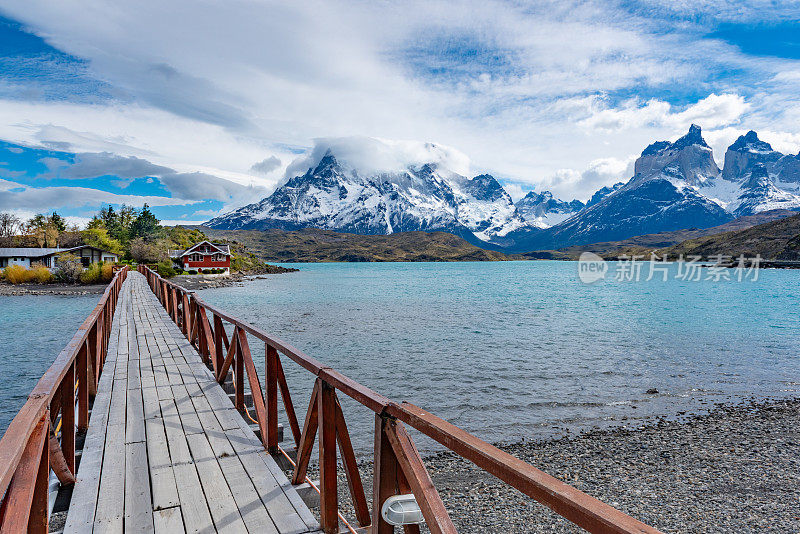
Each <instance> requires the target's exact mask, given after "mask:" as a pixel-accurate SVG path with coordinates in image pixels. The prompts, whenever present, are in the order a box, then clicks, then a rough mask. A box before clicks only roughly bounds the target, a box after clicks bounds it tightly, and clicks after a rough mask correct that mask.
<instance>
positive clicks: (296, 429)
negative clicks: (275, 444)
mask: <svg viewBox="0 0 800 534" xmlns="http://www.w3.org/2000/svg"><path fill="white" fill-rule="evenodd" d="M276 362H277V366H278V385H279V386H280V388H281V398H282V399H283V407H284V408H285V409H286V417H287V418H288V419H289V426H290V427H291V429H292V437H294V444H295V446H299V445H300V425H299V424H297V412H296V411H295V409H294V404H293V403H292V395H291V394H290V393H289V385H288V384H287V383H286V375H284V374H283V365H282V364H281V358H280V356H278V358H277V359H276Z"/></svg>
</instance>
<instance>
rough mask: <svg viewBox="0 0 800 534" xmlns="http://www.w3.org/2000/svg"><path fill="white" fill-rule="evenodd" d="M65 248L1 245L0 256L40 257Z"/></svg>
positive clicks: (62, 250)
mask: <svg viewBox="0 0 800 534" xmlns="http://www.w3.org/2000/svg"><path fill="white" fill-rule="evenodd" d="M66 250H67V249H65V248H33V247H2V248H0V257H2V258H7V257H13V256H22V257H25V258H40V257H42V256H48V255H50V254H53V253H55V252H64V251H66Z"/></svg>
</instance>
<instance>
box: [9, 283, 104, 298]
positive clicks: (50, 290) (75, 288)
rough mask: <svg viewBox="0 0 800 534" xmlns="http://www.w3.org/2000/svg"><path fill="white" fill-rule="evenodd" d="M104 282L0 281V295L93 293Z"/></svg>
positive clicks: (100, 289) (99, 292)
mask: <svg viewBox="0 0 800 534" xmlns="http://www.w3.org/2000/svg"><path fill="white" fill-rule="evenodd" d="M105 290H106V284H93V285H88V286H82V285H77V284H76V285H72V284H19V285H13V284H9V283H6V282H2V283H0V296H12V295H65V296H70V295H95V294H98V295H99V294H102V293H103V291H105Z"/></svg>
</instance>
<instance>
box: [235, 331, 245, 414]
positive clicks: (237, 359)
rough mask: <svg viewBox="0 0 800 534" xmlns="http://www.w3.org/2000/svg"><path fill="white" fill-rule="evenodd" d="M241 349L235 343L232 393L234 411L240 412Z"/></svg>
mask: <svg viewBox="0 0 800 534" xmlns="http://www.w3.org/2000/svg"><path fill="white" fill-rule="evenodd" d="M241 349H242V347H241V346H240V345H239V343H238V342H237V343H236V354H235V355H234V363H233V365H234V367H233V373H234V377H233V379H234V388H235V390H234V393H235V401H236V402H235V405H236V409H237V410H239V411H240V412H241V411H243V410H244V357H243V355H242V350H241Z"/></svg>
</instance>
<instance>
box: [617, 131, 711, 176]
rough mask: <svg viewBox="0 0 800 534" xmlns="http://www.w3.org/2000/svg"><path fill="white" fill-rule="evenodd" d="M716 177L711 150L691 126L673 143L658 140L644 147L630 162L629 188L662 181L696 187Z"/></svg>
mask: <svg viewBox="0 0 800 534" xmlns="http://www.w3.org/2000/svg"><path fill="white" fill-rule="evenodd" d="M718 174H719V168H718V167H717V164H716V162H715V161H714V155H713V154H712V152H711V148H710V147H709V146H708V144H707V143H706V141H705V139H703V135H702V131H701V129H700V127H699V126H697V125H696V124H692V125H691V126H690V127H689V131H688V132H687V133H686V134H685V135H684V136H683V137H681V138H679V139H678V140H677V141H675V142H674V143H670V142H669V141H658V142H656V143H653V144H651V145H649V146H648V147H647V148H645V149H644V151H642V155H641V156H640V157H639V158H638V159H637V160H636V162H635V163H634V177H633V180H632V181H631V182H630V184H629V185H636V184H639V183H641V182H643V181H646V180H652V179H666V180H670V181H671V182H673V183H675V184H676V185H680V183H685V184H688V185H692V186H698V185H701V184H703V183H705V182H706V181H708V180H710V179H713V178H716V176H717V175H718Z"/></svg>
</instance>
